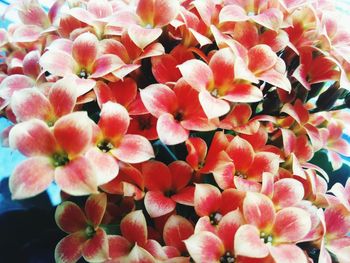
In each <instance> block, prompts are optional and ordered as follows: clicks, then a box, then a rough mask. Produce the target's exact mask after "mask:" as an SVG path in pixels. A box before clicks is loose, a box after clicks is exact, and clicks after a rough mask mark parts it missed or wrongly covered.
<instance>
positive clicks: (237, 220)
mask: <svg viewBox="0 0 350 263" xmlns="http://www.w3.org/2000/svg"><path fill="white" fill-rule="evenodd" d="M243 224H244V219H243V216H242V213H241V212H240V211H239V209H236V210H234V211H231V212H229V213H227V214H226V215H224V216H223V217H222V218H221V220H220V222H219V224H218V227H217V235H218V236H219V237H220V239H221V241H222V243H223V244H224V247H225V250H226V251H233V249H234V236H235V234H236V232H237V230H238V228H239V227H240V226H241V225H243Z"/></svg>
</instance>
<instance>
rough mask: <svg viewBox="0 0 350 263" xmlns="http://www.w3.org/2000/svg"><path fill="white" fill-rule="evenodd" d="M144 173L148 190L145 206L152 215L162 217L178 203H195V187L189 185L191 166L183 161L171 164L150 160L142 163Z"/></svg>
mask: <svg viewBox="0 0 350 263" xmlns="http://www.w3.org/2000/svg"><path fill="white" fill-rule="evenodd" d="M142 174H143V176H144V178H145V179H144V180H145V187H146V188H147V192H146V195H145V200H144V202H145V207H146V210H147V212H148V214H149V215H150V216H151V217H160V216H163V215H165V214H168V213H170V212H172V211H173V210H174V209H175V207H176V203H180V204H184V205H193V196H194V187H193V186H189V185H188V184H189V182H190V180H191V178H192V169H191V167H190V166H189V165H188V164H187V163H186V162H183V161H175V162H173V163H171V164H170V165H169V166H166V165H165V164H163V163H161V162H158V161H149V162H146V163H144V164H143V165H142Z"/></svg>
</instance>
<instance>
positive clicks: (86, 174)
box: [55, 157, 97, 195]
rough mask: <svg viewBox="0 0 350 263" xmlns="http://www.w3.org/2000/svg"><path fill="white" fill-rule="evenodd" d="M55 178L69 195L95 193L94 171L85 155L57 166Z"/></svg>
mask: <svg viewBox="0 0 350 263" xmlns="http://www.w3.org/2000/svg"><path fill="white" fill-rule="evenodd" d="M55 180H56V182H57V184H58V186H59V187H60V188H61V189H62V190H63V191H65V192H66V193H68V194H70V195H87V194H91V193H97V179H96V173H95V170H94V168H93V166H92V165H91V163H90V162H89V161H88V160H87V159H86V158H85V157H77V158H75V159H74V160H72V161H69V163H68V164H66V165H65V166H60V167H57V168H56V170H55Z"/></svg>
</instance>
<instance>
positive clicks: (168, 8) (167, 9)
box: [145, 0, 180, 27]
mask: <svg viewBox="0 0 350 263" xmlns="http://www.w3.org/2000/svg"><path fill="white" fill-rule="evenodd" d="M145 2H147V1H145ZM179 9H180V4H179V2H177V1H172V0H156V1H154V17H153V24H154V26H156V27H163V26H167V25H168V24H169V23H170V22H171V21H172V20H173V19H175V18H176V16H177V15H178V12H179Z"/></svg>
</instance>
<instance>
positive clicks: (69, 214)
mask: <svg viewBox="0 0 350 263" xmlns="http://www.w3.org/2000/svg"><path fill="white" fill-rule="evenodd" d="M55 221H56V224H57V225H58V226H59V228H61V229H62V230H63V231H64V232H66V233H74V232H77V231H80V230H85V228H86V226H87V219H86V217H85V215H84V213H83V211H82V210H81V208H80V207H79V206H78V205H76V204H75V203H73V202H71V201H65V202H63V203H61V204H60V205H58V206H57V208H56V212H55Z"/></svg>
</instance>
